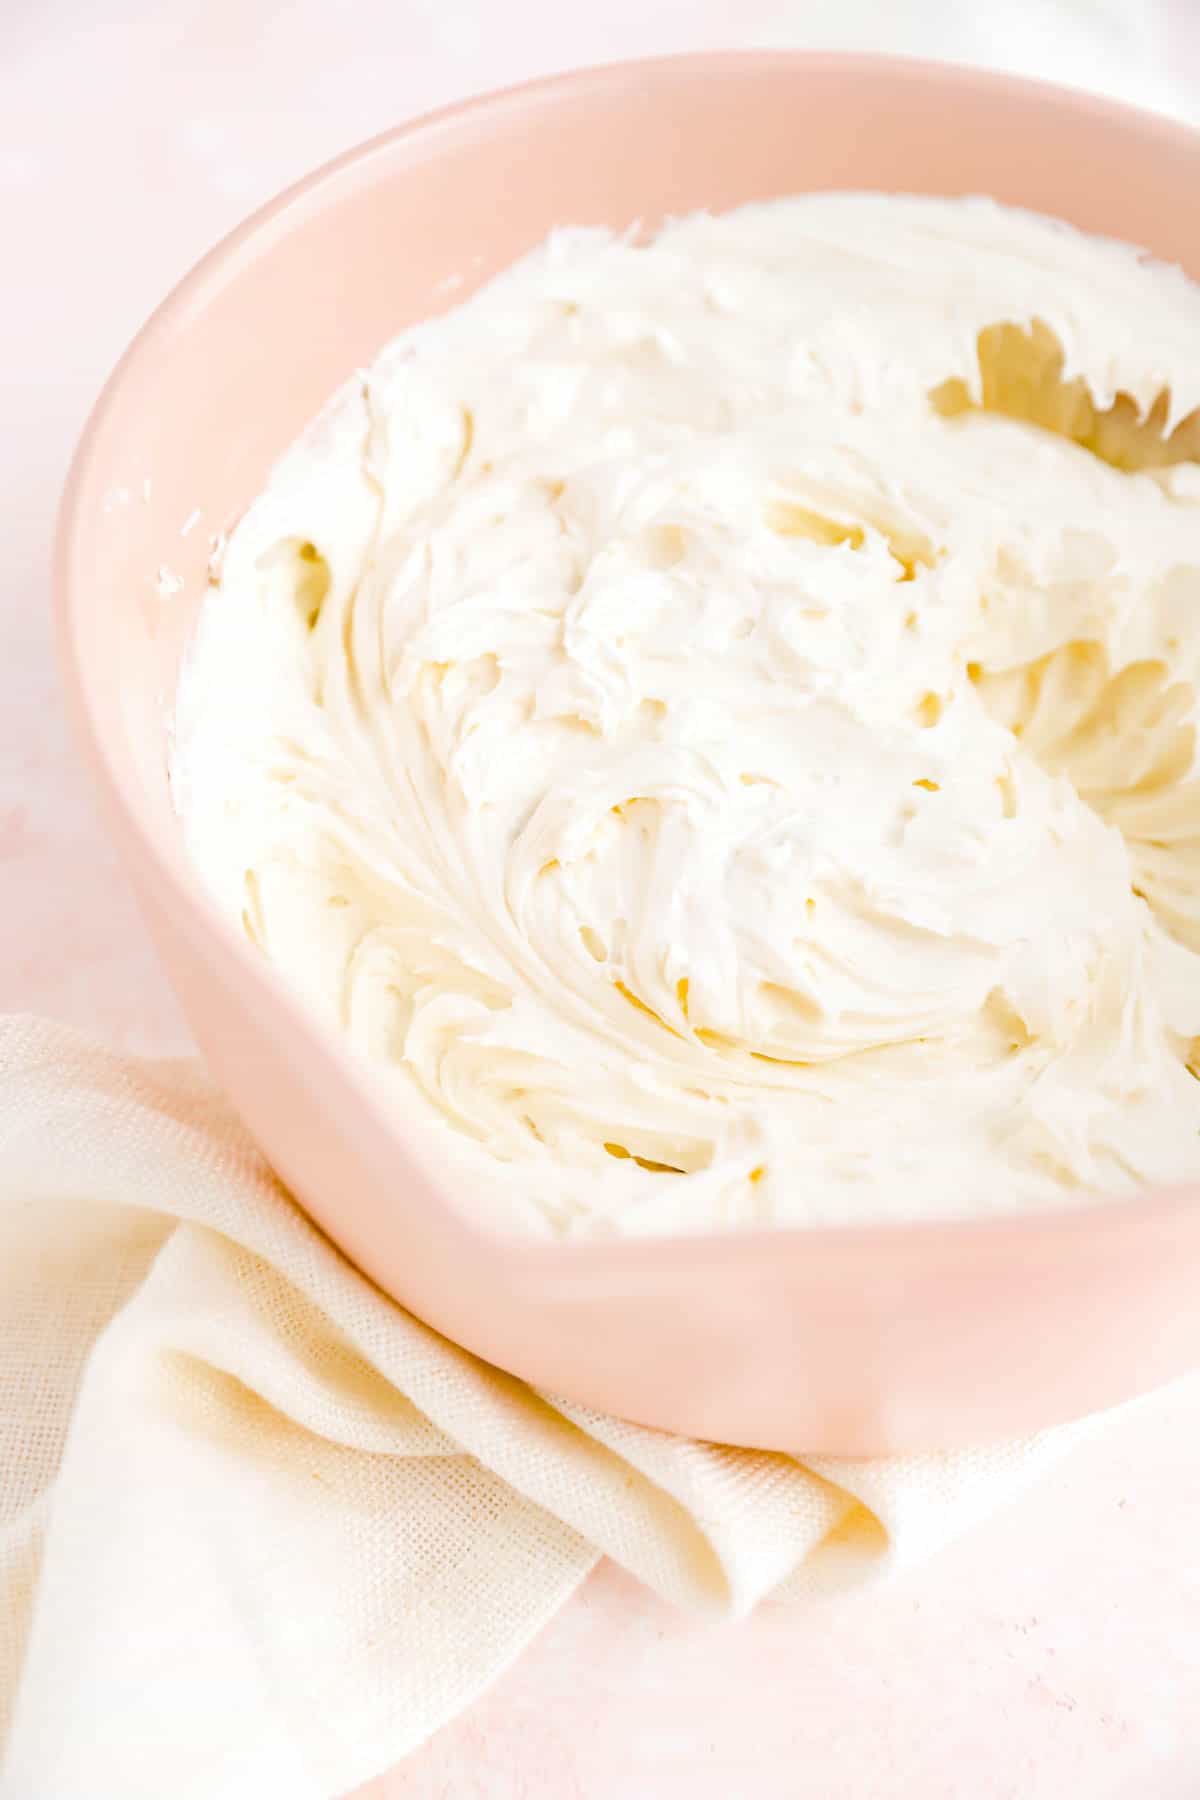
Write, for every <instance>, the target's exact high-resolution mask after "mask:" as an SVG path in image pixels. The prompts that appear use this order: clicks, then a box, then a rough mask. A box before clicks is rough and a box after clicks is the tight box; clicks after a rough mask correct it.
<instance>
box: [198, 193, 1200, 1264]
mask: <svg viewBox="0 0 1200 1800" xmlns="http://www.w3.org/2000/svg"><path fill="white" fill-rule="evenodd" d="M1035 318H1036V319H1039V320H1040V321H1042V323H1041V324H1040V325H1039V326H1037V327H1036V328H1034V327H1033V326H1032V321H1033V320H1034V319H1035ZM1005 323H1012V324H1015V325H1020V326H1022V327H1025V326H1028V327H1030V329H1031V332H1032V334H1033V335H1032V336H1031V337H1030V338H1029V339H1028V340H1027V341H1028V342H1029V343H1030V344H1034V345H1037V344H1040V346H1041V348H1042V350H1043V351H1044V350H1045V349H1046V346H1047V345H1048V344H1049V345H1050V346H1053V344H1054V342H1055V341H1057V344H1058V345H1059V346H1061V350H1062V353H1063V358H1064V367H1063V369H1062V378H1061V381H1060V382H1059V384H1058V387H1057V389H1055V386H1054V380H1053V371H1052V370H1051V371H1050V372H1049V373H1047V369H1046V367H1045V366H1043V367H1042V368H1041V369H1040V371H1038V370H1035V371H1034V373H1033V375H1030V374H1029V372H1028V371H1026V373H1025V375H1024V376H1022V375H1021V373H1020V371H1018V372H1017V374H1016V375H1015V376H1013V375H1011V373H1010V377H1009V380H1008V387H1007V388H1006V389H1004V392H1005V394H1006V395H1007V399H1001V400H998V399H997V396H998V395H999V394H1000V392H1001V387H1000V386H998V385H997V382H1000V383H1001V385H1002V382H1003V372H1001V375H1000V376H995V377H994V378H993V380H992V385H991V388H990V389H989V388H988V386H987V381H986V378H985V377H984V376H981V372H980V343H979V333H980V332H981V331H982V330H986V328H988V327H992V326H996V325H1001V324H1005ZM1050 334H1052V336H1051V335H1050ZM1014 335H1015V334H1014ZM985 341H986V340H985ZM1198 345H1200V290H1197V289H1196V288H1194V287H1192V286H1191V285H1190V284H1189V283H1188V282H1187V281H1186V280H1185V279H1184V277H1183V276H1182V275H1180V274H1179V273H1178V272H1177V271H1174V270H1169V269H1165V268H1162V267H1157V266H1154V265H1152V264H1150V263H1148V262H1147V261H1146V259H1144V258H1142V257H1140V256H1139V255H1137V254H1136V253H1135V252H1133V251H1132V250H1130V249H1128V248H1126V247H1124V246H1119V245H1115V244H1111V243H1105V242H1101V241H1098V240H1092V239H1087V238H1084V237H1082V236H1080V235H1078V234H1076V233H1073V232H1071V231H1069V230H1067V229H1066V228H1065V227H1063V226H1059V225H1055V224H1053V223H1050V222H1048V221H1045V220H1041V219H1037V218H1034V217H1032V216H1030V215H1025V214H1019V213H1015V212H1011V211H1006V210H1003V209H1000V208H998V207H996V206H994V205H992V204H991V203H988V202H984V201H970V202H965V201H926V200H905V199H895V198H881V197H877V196H870V195H858V196H845V195H841V196H834V195H817V196H811V197H807V198H803V199H795V200H788V201H782V202H776V203H772V204H769V205H762V206H753V207H749V208H746V209H744V210H742V211H739V212H737V213H733V214H731V215H728V216H725V217H721V218H716V219H713V218H707V217H696V218H689V219H687V220H684V221H682V222H679V223H676V224H673V225H671V226H670V227H669V228H668V229H666V230H665V231H663V232H662V234H661V235H660V236H659V237H658V238H657V239H656V240H655V241H654V242H653V244H651V245H650V246H648V247H645V246H641V247H639V246H636V245H635V244H634V243H633V242H631V241H630V240H629V239H627V238H618V237H613V236H611V235H609V234H607V233H603V232H599V231H590V230H578V231H569V232H563V233H559V234H556V235H555V236H554V237H553V238H551V239H550V241H549V242H548V243H547V244H546V245H544V246H543V247H542V248H540V249H539V250H537V251H535V252H534V253H533V254H532V255H531V256H529V257H527V258H526V259H525V260H524V261H522V262H521V263H520V264H519V265H518V266H517V267H515V268H514V269H512V270H510V271H508V272H507V273H506V274H504V275H503V276H502V277H501V278H499V279H498V280H496V281H494V282H493V283H492V284H491V285H490V286H488V287H487V288H485V289H484V290H482V291H481V292H480V293H479V294H477V295H476V296H475V297H474V298H472V299H471V300H469V301H468V302H467V303H466V304H465V305H463V306H461V307H459V308H458V309H456V310H455V311H454V312H452V313H450V314H448V315H447V316H446V317H444V318H441V319H438V320H436V321H433V322H431V323H429V324H426V325H424V326H421V327H419V328H418V329H416V330H413V331H410V332H408V333H406V334H405V335H404V336H403V337H401V338H400V339H399V340H398V341H397V342H396V343H395V344H393V345H392V346H390V347H389V348H388V349H387V350H386V351H385V352H384V353H383V354H382V355H381V356H380V358H379V359H378V361H377V362H376V363H375V365H374V366H373V368H372V369H371V370H370V371H369V372H368V373H367V374H366V375H363V376H360V377H359V378H357V379H356V380H355V381H354V382H352V383H350V384H349V385H348V386H347V387H346V388H345V389H344V390H343V391H342V393H341V394H339V395H338V396H337V397H336V399H335V400H334V401H333V402H332V403H331V405H330V407H329V408H328V409H327V410H326V412H325V413H324V414H323V415H322V417H321V418H320V419H319V420H318V421H317V422H316V424H315V425H314V426H313V427H312V429H311V430H310V431H309V432H308V434H307V435H306V436H305V438H304V439H303V440H302V441H301V442H300V443H299V444H298V445H296V446H295V447H294V448H293V449H292V450H291V451H290V452H289V453H288V454H287V455H286V456H285V457H284V459H283V460H282V462H281V463H280V464H279V466H278V468H277V470H276V472H275V474H274V476H273V478H272V480H271V482H270V485H269V486H268V488H267V489H266V491H265V492H264V493H263V494H262V495H261V497H260V498H259V499H258V500H257V501H256V502H255V504H254V505H253V506H252V507H251V508H250V510H249V512H248V513H247V514H246V516H245V517H244V518H243V520H242V521H241V523H240V524H239V525H238V527H237V529H236V530H235V531H234V532H233V534H232V536H231V537H230V540H229V544H228V548H227V551H226V553H225V557H224V563H223V569H222V572H221V577H220V581H219V585H217V586H216V587H215V588H214V589H213V591H212V593H211V595H210V597H209V600H208V602H207V604H206V606H205V608H204V610H203V615H202V619H201V624H200V628H199V632H198V636H197V641H196V644H195V647H194V650H193V653H192V655H191V658H190V661H189V664H188V667H187V669H186V672H185V677H184V681H183V684H182V688H181V693H180V697H179V707H178V719H177V729H178V745H179V748H178V752H177V757H176V766H175V771H174V778H175V786H176V794H177V799H178V804H179V807H180V811H181V814H182V818H183V824H184V829H185V833H186V837H187V841H188V844H189V846H190V848H191V850H192V852H193V853H194V855H195V858H196V859H197V861H198V863H199V865H200V867H201V869H202V870H203V873H204V876H205V877H206V879H207V880H208V882H209V883H210V884H211V886H212V888H213V889H214V891H215V893H216V895H217V897H218V899H219V901H220V902H221V904H222V905H223V906H224V907H225V908H226V909H228V911H229V912H230V913H231V914H233V915H234V916H235V917H237V918H239V919H241V920H242V921H243V923H244V926H245V929H246V930H247V931H248V932H249V934H250V935H251V937H252V938H253V939H254V940H255V942H256V943H257V944H259V945H260V946H261V948H262V949H263V951H264V952H265V954H267V955H268V956H270V957H271V958H272V959H273V960H274V961H276V962H277V963H278V965H279V966H280V968H281V969H282V970H283V971H284V972H285V973H286V974H287V976H289V977H290V979H291V980H292V981H293V982H294V983H295V984H296V986H297V987H298V988H299V989H301V990H302V992H303V993H304V994H305V995H306V996H307V997H308V998H309V1000H310V1001H311V1002H312V1003H313V1005H314V1006H315V1007H316V1008H317V1009H318V1010H319V1012H320V1013H321V1014H322V1015H323V1016H324V1017H325V1018H326V1019H328V1020H330V1021H331V1022H333V1023H334V1024H335V1025H337V1026H338V1027H339V1028H340V1029H342V1030H344V1031H345V1032H347V1033H348V1034H349V1036H350V1038H351V1039H352V1040H353V1041H354V1043H355V1044H357V1045H359V1046H361V1048H362V1049H363V1050H364V1051H365V1052H366V1054H367V1055H368V1056H369V1057H370V1058H371V1059H372V1062H373V1064H374V1066H375V1068H376V1069H377V1070H378V1072H379V1074H380V1077H381V1079H384V1080H386V1081H387V1082H388V1083H389V1084H390V1089H391V1092H392V1094H393V1096H394V1102H395V1104H396V1106H397V1107H398V1108H399V1109H400V1110H401V1111H402V1112H403V1113H404V1114H405V1115H406V1116H407V1117H408V1118H409V1119H410V1120H411V1121H412V1123H413V1126H414V1128H415V1129H423V1130H424V1131H425V1133H426V1134H427V1139H426V1141H427V1143H428V1142H429V1135H430V1134H432V1138H433V1152H434V1155H435V1156H436V1157H438V1158H440V1160H441V1162H442V1165H443V1167H444V1168H445V1170H446V1174H447V1178H448V1180H449V1181H450V1182H451V1183H452V1184H453V1186H454V1188H455V1190H456V1191H457V1192H458V1193H459V1194H460V1195H461V1197H462V1198H463V1200H464V1201H466V1202H468V1203H470V1204H473V1205H474V1206H476V1207H478V1208H479V1209H481V1210H486V1211H487V1212H489V1213H490V1214H492V1215H493V1216H494V1217H495V1218H497V1219H499V1220H501V1221H506V1222H508V1221H515V1222H520V1223H523V1224H525V1225H527V1226H528V1227H530V1228H531V1229H535V1230H549V1231H553V1232H560V1233H594V1232H598V1231H606V1230H614V1229H615V1230H618V1231H622V1232H650V1231H668V1232H672V1231H682V1230H692V1229H704V1228H711V1227H713V1226H716V1225H725V1224H738V1223H745V1222H755V1221H757V1222H765V1221H778V1222H781V1221H845V1222H848V1221H855V1220H862V1219H878V1218H882V1217H887V1216H894V1217H903V1218H911V1217H918V1216H926V1217H932V1216H946V1215H964V1214H975V1213H994V1212H999V1211H1002V1210H1017V1209H1022V1208H1028V1207H1033V1206H1037V1205H1047V1204H1049V1205H1054V1204H1059V1203H1063V1202H1065V1201H1071V1200H1074V1201H1078V1200H1083V1199H1086V1198H1088V1197H1089V1190H1092V1189H1099V1190H1103V1191H1114V1192H1116V1191H1121V1190H1123V1189H1128V1188H1129V1187H1130V1186H1131V1185H1132V1184H1137V1183H1141V1182H1158V1181H1166V1180H1173V1179H1181V1178H1195V1177H1197V1176H1200V1085H1198V1083H1197V1081H1196V1080H1195V1079H1194V1078H1193V1076H1192V1075H1191V1074H1190V1073H1189V1072H1188V1069H1187V1066H1186V1064H1187V1060H1188V1058H1189V1055H1190V1054H1191V1040H1192V1037H1193V1035H1194V1034H1198V1033H1200V785H1198V780H1197V771H1196V755H1195V731H1194V721H1195V717H1196V710H1197V707H1196V696H1195V692H1194V688H1193V682H1194V680H1195V677H1196V671H1197V667H1198V664H1200V510H1198V507H1197V502H1198V501H1200V479H1198V477H1200V470H1198V469H1197V468H1196V467H1195V466H1194V465H1191V464H1188V463H1183V462H1179V463H1176V464H1175V465H1174V466H1173V467H1170V466H1168V467H1162V468H1158V469H1155V470H1154V471H1153V472H1146V473H1126V472H1123V471H1122V470H1120V469H1117V468H1114V467H1111V466H1109V463H1108V462H1106V461H1104V460H1102V459H1101V457H1100V456H1098V455H1094V454H1092V453H1091V452H1090V451H1089V450H1087V449H1084V448H1081V447H1080V446H1079V444H1077V443H1074V442H1071V441H1068V440H1067V439H1066V438H1064V437H1063V436H1060V435H1055V433H1054V432H1052V431H1051V430H1047V429H1040V428H1038V427H1036V426H1034V425H1030V424H1028V423H1024V422H1021V421H1020V420H1019V419H1012V418H1005V417H1000V416H996V414H995V413H994V412H990V411H984V410H980V409H979V408H978V405H976V406H968V405H967V404H966V403H967V400H968V398H971V399H973V400H974V401H975V402H976V403H978V402H980V401H986V402H987V403H988V405H996V404H1002V405H1006V406H1007V407H1008V410H1010V411H1012V410H1014V409H1015V410H1026V411H1030V410H1031V411H1032V413H1033V416H1035V417H1043V418H1049V415H1047V413H1046V410H1045V409H1046V407H1047V406H1049V407H1050V408H1051V412H1052V413H1053V418H1049V422H1050V423H1054V422H1055V421H1056V420H1059V418H1060V414H1062V416H1063V417H1065V416H1066V413H1069V412H1070V411H1071V408H1072V407H1073V406H1075V405H1076V401H1075V400H1072V399H1071V395H1072V394H1074V395H1075V396H1076V399H1078V397H1079V396H1080V395H1082V396H1084V399H1085V400H1086V396H1087V395H1088V394H1090V396H1091V408H1090V411H1089V413H1088V417H1089V418H1094V415H1095V414H1096V412H1097V411H1100V412H1103V410H1104V409H1105V408H1109V407H1112V406H1113V405H1114V401H1115V410H1114V413H1113V418H1114V419H1115V421H1116V423H1115V424H1114V425H1112V427H1111V429H1112V430H1116V431H1118V432H1119V431H1120V430H1121V429H1127V430H1128V429H1132V430H1133V432H1134V436H1135V437H1136V436H1137V431H1136V421H1137V415H1138V413H1139V411H1140V412H1141V413H1143V414H1145V413H1149V414H1150V417H1149V421H1148V423H1147V424H1146V425H1145V427H1144V430H1143V432H1142V439H1141V441H1142V446H1143V451H1145V446H1146V445H1147V444H1150V445H1151V446H1153V445H1154V444H1160V443H1161V439H1162V437H1163V435H1164V434H1166V433H1169V432H1170V431H1171V430H1173V429H1174V428H1175V427H1176V425H1178V423H1179V421H1180V420H1181V419H1184V418H1185V415H1187V414H1189V413H1190V411H1191V409H1192V408H1193V407H1195V405H1196V403H1197V401H1198V400H1200V351H1198V349H1197V346H1198ZM1075 377H1082V379H1083V383H1085V384H1086V390H1085V388H1084V387H1083V386H1080V387H1078V388H1077V389H1067V390H1064V389H1063V387H1062V383H1063V382H1067V383H1070V382H1071V381H1072V380H1073V379H1074V378H1075ZM947 382H957V383H959V384H961V385H960V386H959V387H958V388H957V389H955V390H947V389H945V388H944V387H943V384H945V383H947ZM1014 383H1015V384H1016V385H1015V387H1014ZM1022 383H1023V384H1024V385H1023V386H1022ZM1164 390H1169V398H1168V399H1166V400H1161V401H1159V402H1158V405H1157V408H1156V409H1154V410H1151V409H1152V408H1154V403H1155V402H1156V400H1157V399H1158V396H1159V395H1160V394H1161V393H1162V392H1163V391H1164ZM931 392H934V393H938V394H944V393H951V392H953V393H956V394H957V404H958V406H959V407H960V409H961V408H963V407H965V408H966V410H960V411H959V413H958V416H955V417H945V416H942V414H941V413H940V412H939V411H938V410H937V408H936V407H935V406H934V405H933V404H931V401H930V394H931ZM1064 392H1066V393H1067V401H1068V402H1069V404H1067V403H1066V402H1063V401H1062V394H1063V393H1064ZM1014 394H1015V396H1016V398H1015V399H1014ZM1119 394H1124V395H1127V396H1130V397H1131V401H1132V404H1131V401H1130V400H1116V396H1118V395H1119ZM1056 395H1057V398H1056ZM1039 396H1040V397H1039ZM1047 396H1049V398H1047ZM948 404H949V403H948ZM1064 406H1065V407H1066V412H1064V411H1063V408H1064ZM1039 407H1040V408H1041V409H1042V410H1041V411H1040V412H1039V410H1038V409H1039ZM1055 407H1058V409H1059V410H1058V412H1054V408H1055ZM1122 409H1124V415H1125V417H1124V426H1122V420H1121V414H1122ZM1131 420H1132V421H1133V424H1132V426H1131V425H1130V421H1131ZM1101 427H1102V428H1103V429H1108V428H1109V427H1108V426H1107V425H1105V422H1104V421H1103V420H1102V421H1101ZM1063 428H1064V429H1066V427H1065V426H1064V427H1063ZM1182 429H1183V434H1184V435H1182V436H1179V437H1177V438H1176V439H1175V446H1176V454H1178V451H1179V445H1180V444H1181V443H1183V442H1184V441H1185V437H1186V433H1187V432H1188V431H1189V430H1191V429H1192V426H1190V425H1188V424H1186V423H1185V425H1184V426H1183V428H1182ZM1076 435H1079V433H1078V432H1077V433H1076ZM1187 441H1190V440H1187ZM1145 454H1148V452H1145ZM1143 459H1144V457H1143ZM1126 460H1128V458H1127V459H1126ZM1135 460H1136V459H1135ZM1153 460H1157V461H1159V462H1162V461H1163V457H1162V455H1161V454H1160V455H1159V456H1158V457H1157V458H1156V459H1153ZM302 547H307V548H303V549H302ZM323 590H324V591H323ZM310 620H312V621H313V622H312V623H311V625H310ZM1010 725H1011V726H1013V727H1015V728H1016V733H1014V730H1010V729H1009V727H1010ZM639 1159H640V1160H639ZM646 1165H651V1166H646ZM654 1165H665V1167H655V1166H654ZM675 1171H683V1173H682V1174H680V1173H676V1172H675Z"/></svg>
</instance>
